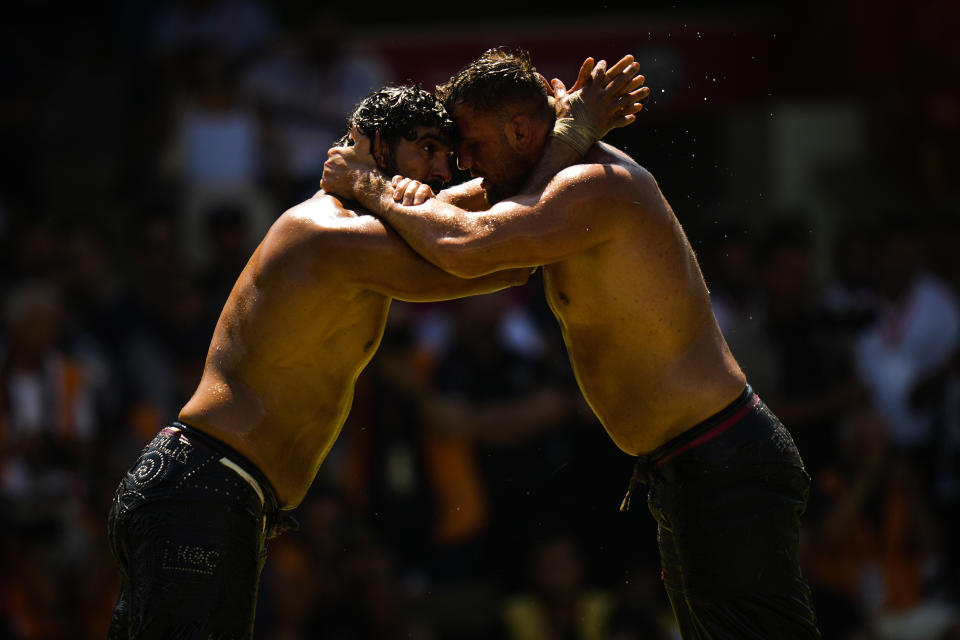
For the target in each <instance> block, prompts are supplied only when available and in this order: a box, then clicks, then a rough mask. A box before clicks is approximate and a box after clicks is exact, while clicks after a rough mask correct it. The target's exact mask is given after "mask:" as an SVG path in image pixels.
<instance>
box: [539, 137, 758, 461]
mask: <svg viewBox="0 0 960 640" xmlns="http://www.w3.org/2000/svg"><path fill="white" fill-rule="evenodd" d="M586 161H587V162H592V163H602V164H613V165H617V166H618V167H621V168H622V169H623V170H626V171H629V172H630V173H631V174H632V175H635V176H636V177H637V180H636V183H637V184H638V185H641V186H640V187H639V188H638V189H639V192H638V194H637V198H636V201H635V202H634V203H633V204H632V205H631V206H630V207H628V210H626V211H624V212H621V214H620V215H618V216H617V220H618V233H617V235H616V237H615V238H614V239H613V240H610V241H607V242H605V243H603V244H600V245H598V246H596V247H594V248H593V249H591V250H589V251H587V252H583V253H579V254H576V255H574V256H572V257H569V258H567V259H565V260H562V261H560V262H557V263H554V264H551V265H548V266H545V267H544V269H543V273H544V282H545V289H546V296H547V301H548V303H549V304H550V307H551V309H552V310H553V312H554V314H555V315H556V317H557V320H558V321H559V322H560V326H561V328H562V330H563V335H564V340H565V342H566V345H567V349H568V351H569V354H570V360H571V363H572V364H573V369H574V372H575V374H576V377H577V380H578V382H579V384H580V388H581V390H582V391H583V394H584V396H585V397H586V399H587V401H588V402H589V404H590V406H591V407H592V408H593V410H594V412H595V413H596V414H597V416H598V417H599V419H600V421H601V422H602V423H603V425H604V427H605V428H606V430H607V432H608V433H609V434H610V436H611V438H612V439H613V440H614V442H615V443H616V444H617V445H618V446H619V447H620V448H621V449H623V450H624V451H626V452H627V453H630V454H632V455H638V454H643V453H649V452H650V451H652V450H653V449H655V448H656V447H658V446H660V445H661V444H664V443H665V442H667V441H668V440H669V439H670V438H672V437H674V436H676V435H679V434H680V433H682V432H683V431H685V430H686V429H688V428H689V427H691V426H693V425H694V424H696V423H697V422H699V421H701V420H703V419H705V418H707V417H709V416H711V415H712V414H714V413H716V412H717V411H719V410H720V409H722V408H723V407H725V406H726V405H727V404H729V403H730V402H732V401H733V400H734V399H735V398H736V397H737V395H738V394H740V393H741V392H742V391H743V388H744V385H745V382H746V381H745V377H744V375H743V373H742V372H741V371H740V368H739V366H738V365H737V363H736V361H735V360H734V359H733V357H732V356H731V354H730V351H729V349H728V348H727V345H726V342H725V341H724V339H723V336H722V335H721V333H720V330H719V328H718V327H717V323H716V320H715V318H714V315H713V310H712V308H711V306H710V299H709V296H708V293H707V288H706V285H705V283H704V281H703V276H702V275H701V273H700V268H699V266H698V265H697V261H696V258H695V256H694V254H693V251H692V249H691V248H690V245H689V243H688V242H687V239H686V236H685V235H684V233H683V230H682V229H681V227H680V224H679V222H678V221H677V219H676V217H675V216H674V215H673V211H672V210H671V209H670V207H669V205H668V204H667V202H666V201H665V200H664V199H663V196H662V195H661V194H660V191H659V189H658V188H656V185H655V183H653V181H652V179H651V178H650V176H649V174H646V172H645V171H644V170H643V169H642V168H640V167H639V166H638V165H636V164H635V163H633V162H632V161H630V160H629V159H628V158H626V157H625V156H621V155H620V154H618V153H617V152H616V151H615V150H612V148H610V147H601V146H595V147H594V148H593V149H592V150H591V152H590V154H589V155H588V156H587V158H586Z"/></svg>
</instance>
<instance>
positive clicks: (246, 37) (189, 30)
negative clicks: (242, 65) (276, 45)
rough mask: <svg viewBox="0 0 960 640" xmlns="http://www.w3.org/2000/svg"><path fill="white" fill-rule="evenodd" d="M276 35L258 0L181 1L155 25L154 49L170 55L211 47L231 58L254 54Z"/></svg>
mask: <svg viewBox="0 0 960 640" xmlns="http://www.w3.org/2000/svg"><path fill="white" fill-rule="evenodd" d="M272 32H273V27H272V24H271V19H270V16H269V14H268V13H267V10H266V8H265V7H264V6H263V4H262V3H260V2H256V1H254V0H179V1H178V2H175V3H171V6H169V7H168V8H166V10H165V11H163V12H162V13H161V14H160V16H159V18H158V19H157V22H156V23H155V27H154V32H153V38H152V40H153V48H154V50H155V51H156V52H157V53H161V54H166V55H170V54H173V53H175V52H177V51H178V50H181V49H184V48H187V47H190V46H195V45H208V46H210V47H212V48H213V49H215V50H216V51H218V52H219V53H221V54H222V55H223V56H224V57H226V58H228V59H232V60H235V59H237V58H240V57H243V56H246V55H250V54H252V53H254V52H256V51H257V50H258V49H259V48H261V47H262V46H263V45H264V44H266V42H267V41H268V39H269V38H270V36H271V34H272Z"/></svg>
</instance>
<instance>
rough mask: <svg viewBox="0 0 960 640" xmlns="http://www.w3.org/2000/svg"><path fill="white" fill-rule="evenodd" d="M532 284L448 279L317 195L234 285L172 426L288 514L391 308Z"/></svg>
mask: <svg viewBox="0 0 960 640" xmlns="http://www.w3.org/2000/svg"><path fill="white" fill-rule="evenodd" d="M529 273H530V270H529V269H515V270H509V271H506V272H502V273H496V274H491V275H490V276H485V277H482V278H475V279H470V280H465V279H461V278H458V277H455V276H452V275H450V274H448V273H445V272H443V271H441V270H440V269H437V268H436V267H434V266H433V265H430V264H429V263H428V262H426V261H425V260H423V259H422V258H420V257H419V256H417V255H415V254H414V253H413V252H411V251H410V249H409V247H407V246H406V245H405V244H404V243H403V242H402V240H400V239H399V238H398V237H397V235H396V234H395V233H394V232H392V231H390V230H388V229H386V228H385V227H384V225H383V224H382V223H381V222H380V221H378V220H376V219H375V218H373V217H372V216H369V215H364V214H363V212H362V211H361V212H358V211H356V210H355V209H351V208H349V207H348V206H346V205H345V203H344V202H342V201H341V200H340V199H338V198H335V197H333V196H330V195H328V194H326V193H324V192H322V191H321V192H318V193H317V194H316V195H315V196H314V197H313V198H311V199H310V200H307V201H306V202H304V203H302V204H300V205H297V206H296V207H293V208H292V209H290V210H289V211H287V212H286V213H284V214H283V215H282V216H281V217H280V218H279V219H278V220H277V221H276V223H275V224H274V225H273V227H271V229H270V231H269V232H268V233H267V235H266V237H265V238H264V240H263V242H262V243H261V244H260V246H259V247H258V248H257V250H256V251H255V252H254V254H253V256H252V257H251V258H250V261H249V262H248V263H247V266H246V268H245V269H244V270H243V272H242V273H241V274H240V277H239V278H238V279H237V282H236V284H235V285H234V288H233V291H232V292H231V293H230V296H229V299H228V300H227V302H226V304H225V306H224V308H223V311H222V313H221V315H220V319H219V321H218V323H217V326H216V329H215V331H214V335H213V339H212V341H211V343H210V349H209V352H208V354H207V359H206V365H205V368H204V372H203V377H202V379H201V381H200V385H199V386H198V388H197V390H196V392H195V393H194V395H193V397H192V398H191V399H190V400H189V401H188V402H187V404H186V405H185V406H184V407H183V409H182V410H181V412H180V416H179V418H180V420H181V421H183V422H185V423H187V424H189V425H191V426H194V427H196V428H198V429H200V430H202V431H204V432H206V433H208V434H210V435H212V436H214V437H216V438H218V439H220V440H221V441H223V442H225V443H226V444H228V445H229V446H231V447H233V448H234V449H235V450H237V451H238V452H239V453H241V454H243V455H244V456H246V457H247V458H249V459H250V460H251V461H252V462H253V463H254V464H255V465H257V467H259V469H260V470H261V471H263V473H264V474H265V475H266V476H267V478H268V479H269V480H270V482H271V484H272V485H273V489H274V490H275V491H276V493H277V496H278V500H279V502H280V504H281V505H282V506H283V507H284V508H293V507H294V506H296V505H297V504H299V503H300V501H301V500H302V499H303V496H304V495H305V493H306V491H307V489H308V488H309V487H310V484H311V483H312V481H313V478H314V476H315V475H316V472H317V470H318V469H319V467H320V464H321V463H322V462H323V459H324V458H325V456H326V455H327V453H328V452H329V450H330V447H331V446H332V445H333V443H334V441H335V440H336V438H337V436H338V434H339V433H340V429H341V428H342V427H343V423H344V421H345V420H346V417H347V414H348V412H349V410H350V406H351V402H352V399H353V392H354V385H355V382H356V380H357V377H358V376H359V375H360V372H361V371H362V370H363V368H364V367H365V366H366V365H367V363H368V362H369V361H370V359H371V358H372V357H373V355H374V353H375V352H376V350H377V347H378V346H379V344H380V340H381V338H382V336H383V331H384V326H385V323H386V319H387V312H388V310H389V308H390V302H391V299H392V298H398V299H402V300H408V301H418V302H419V301H430V300H441V299H448V298H455V297H461V296H465V295H473V294H478V293H487V292H490V291H496V290H499V289H503V288H505V287H508V286H513V285H517V284H522V283H523V282H525V281H526V279H527V277H528V276H529Z"/></svg>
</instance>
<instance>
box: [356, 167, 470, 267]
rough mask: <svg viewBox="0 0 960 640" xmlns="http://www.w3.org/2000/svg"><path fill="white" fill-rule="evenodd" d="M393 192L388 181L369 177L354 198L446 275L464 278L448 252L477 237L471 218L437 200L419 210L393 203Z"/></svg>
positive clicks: (358, 185) (428, 202)
mask: <svg viewBox="0 0 960 640" xmlns="http://www.w3.org/2000/svg"><path fill="white" fill-rule="evenodd" d="M391 189H392V187H391V184H390V182H389V181H387V180H385V179H384V178H383V177H382V176H380V175H378V174H374V173H370V174H367V175H366V176H365V177H363V178H362V179H361V180H360V182H359V184H357V185H355V187H354V197H355V198H356V199H357V201H358V202H360V204H362V205H363V206H364V207H365V208H366V209H368V210H369V211H370V212H371V213H373V214H375V215H377V216H378V217H380V218H381V219H382V220H383V221H384V222H386V223H387V224H389V225H390V226H391V227H392V228H393V229H394V231H396V232H397V233H398V234H399V235H400V236H401V237H402V238H403V239H404V241H405V242H406V243H407V244H408V245H410V248H412V249H413V250H414V251H416V252H417V253H418V254H420V255H421V256H423V258H425V259H426V260H428V261H429V262H431V263H433V264H434V265H436V266H438V267H440V268H441V269H443V270H444V271H448V272H450V273H453V274H454V275H458V276H461V277H465V276H464V275H463V274H462V272H459V271H457V270H455V268H453V267H452V266H451V265H450V264H449V260H448V258H449V257H450V255H449V253H450V252H449V251H448V250H447V249H448V247H450V246H451V245H452V244H456V243H457V242H458V241H459V240H462V239H465V238H468V237H470V236H471V235H472V234H474V233H475V226H476V225H475V221H474V220H473V219H472V217H471V216H470V215H469V214H468V213H467V212H466V211H464V210H463V209H460V208H459V207H457V206H454V205H452V204H449V203H446V202H443V201H441V200H439V199H437V198H431V199H430V200H428V201H427V202H426V203H424V204H422V205H419V206H416V207H408V206H404V205H402V204H399V203H397V202H394V200H393V197H392V190H391ZM472 275H475V274H471V276H472Z"/></svg>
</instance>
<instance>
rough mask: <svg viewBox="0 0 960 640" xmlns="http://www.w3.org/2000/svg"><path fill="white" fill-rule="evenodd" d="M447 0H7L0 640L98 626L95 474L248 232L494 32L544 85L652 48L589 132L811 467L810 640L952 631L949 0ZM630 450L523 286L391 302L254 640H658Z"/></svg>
mask: <svg viewBox="0 0 960 640" xmlns="http://www.w3.org/2000/svg"><path fill="white" fill-rule="evenodd" d="M469 9H470V7H466V6H458V7H457V8H456V10H453V9H452V8H451V7H446V8H444V9H437V8H431V7H421V6H410V7H403V6H396V7H394V9H393V14H389V13H382V14H381V13H379V10H377V9H375V8H373V7H372V6H371V7H348V8H341V10H340V11H336V10H332V9H329V8H323V7H322V3H307V2H303V1H286V2H269V3H268V2H266V1H265V0H182V1H180V2H159V1H157V0H152V1H150V0H146V1H136V2H134V1H131V0H128V1H118V2H114V3H103V4H99V3H73V4H72V5H71V6H64V5H63V4H62V3H53V2H44V1H42V0H36V1H18V2H17V1H15V2H13V3H11V4H10V5H9V6H8V7H7V8H5V10H4V13H5V18H4V20H3V21H2V26H0V52H2V55H0V77H2V78H3V89H2V91H0V149H2V154H0V303H2V307H0V309H2V316H0V319H2V323H0V639H11V640H12V639H17V640H41V639H44V640H46V639H59V638H73V639H79V638H102V637H104V635H105V629H106V626H107V621H108V619H109V616H110V613H111V610H112V607H113V604H114V601H115V598H116V596H117V594H118V591H119V576H118V574H117V572H116V570H115V567H114V563H113V560H112V558H111V557H110V554H109V551H108V549H107V546H106V540H105V532H104V527H105V519H106V513H107V510H108V506H109V502H110V499H111V497H112V493H113V491H114V488H115V486H116V483H117V482H118V480H119V479H120V477H121V475H122V474H123V473H124V471H125V470H126V468H127V466H128V465H130V464H131V463H132V462H133V460H134V459H135V458H136V455H137V453H138V451H139V450H140V448H141V447H142V446H143V445H144V444H145V443H146V442H147V441H148V440H149V439H150V438H151V437H152V435H153V434H154V433H155V432H156V431H157V430H158V429H159V428H160V427H161V426H162V425H163V424H164V423H165V422H167V421H169V420H171V419H173V418H175V416H176V415H177V412H178V410H179V408H180V406H181V405H182V403H183V402H184V401H185V400H186V399H187V398H188V397H189V396H190V394H191V393H192V392H193V390H194V388H195V385H196V383H197V382H198V380H199V376H200V372H201V369H202V366H203V361H204V357H205V354H206V348H207V345H208V341H209V338H210V335H211V332H212V330H213V326H214V323H215V322H216V319H217V316H218V313H219V310H220V308H221V306H222V304H223V302H224V300H225V298H226V296H227V294H228V292H229V290H230V288H231V286H232V284H233V281H234V279H235V278H236V276H237V274H238V273H239V271H240V269H241V268H242V267H243V265H244V263H245V261H246V259H247V257H248V256H249V254H250V252H251V251H252V249H253V248H254V247H255V246H256V244H257V242H258V240H259V238H260V237H262V235H263V233H264V232H265V230H266V229H267V227H268V226H269V225H270V223H271V221H272V220H273V219H275V218H276V217H277V216H278V215H279V214H280V213H281V212H283V211H284V210H285V209H286V208H288V207H290V206H292V205H293V204H296V203H297V202H299V201H301V200H303V199H305V198H307V197H309V196H310V195H311V194H312V193H313V192H314V191H315V190H316V189H317V185H318V181H319V176H320V171H321V166H322V162H323V160H324V159H325V154H326V150H327V148H328V146H329V145H330V143H331V142H332V141H333V140H334V139H336V138H338V137H339V136H340V135H341V134H342V133H343V130H344V129H343V121H344V118H345V116H346V115H347V113H348V112H349V111H350V110H351V108H352V106H353V105H354V104H355V103H356V102H358V101H359V100H360V99H362V98H363V97H364V96H365V95H366V94H367V93H368V92H369V91H370V90H372V89H374V88H376V87H378V86H380V85H382V84H385V83H388V82H402V81H406V80H408V79H412V80H416V81H419V82H421V83H423V85H424V86H425V87H428V88H429V87H432V86H433V85H435V84H436V83H437V82H439V81H442V80H444V79H445V78H446V77H448V76H449V75H450V74H452V73H453V72H455V71H456V70H457V69H458V68H460V67H461V66H462V65H463V64H465V63H466V62H468V61H470V60H472V59H473V58H475V57H476V56H478V55H479V54H480V53H481V52H482V51H483V50H484V49H486V48H488V47H490V46H496V45H512V46H521V47H524V48H526V49H528V50H530V51H531V53H532V55H533V58H534V61H535V63H536V64H537V66H538V68H539V69H540V70H541V71H542V72H543V73H545V75H547V77H554V76H558V77H561V78H562V79H564V80H565V81H567V82H568V83H569V82H571V81H572V80H573V78H574V76H575V73H576V70H577V69H578V67H579V64H580V62H581V61H582V59H583V58H584V57H586V56H588V55H591V56H595V57H598V58H599V57H605V58H607V59H610V60H615V59H618V58H619V57H620V56H621V55H623V54H625V53H628V52H630V53H633V54H635V55H636V57H637V59H638V60H639V61H640V62H641V64H642V65H643V67H642V68H643V72H644V73H645V75H646V77H647V81H648V85H649V86H651V87H652V90H653V94H652V97H651V98H650V99H649V101H648V104H647V109H646V110H645V111H644V112H643V113H641V114H640V117H639V119H638V122H637V123H636V124H635V125H633V126H632V127H629V128H627V129H623V130H618V131H616V132H614V133H613V134H612V135H611V136H610V138H609V139H610V141H611V142H613V143H614V144H617V145H619V146H621V147H622V148H624V149H625V150H626V151H628V152H629V153H631V154H632V155H633V156H634V157H635V158H636V159H637V160H638V161H639V162H640V163H641V164H643V165H645V166H646V167H647V168H649V169H650V170H651V171H652V172H653V174H654V175H655V176H656V177H657V179H658V180H659V182H660V185H661V188H662V189H663V191H664V193H665V194H666V196H667V198H668V199H669V200H670V201H671V203H672V205H673V208H674V209H675V211H676V214H677V216H678V218H679V219H680V221H681V223H682V224H683V226H684V228H685V229H686V231H687V233H688V235H689V237H690V239H691V242H692V244H693V246H694V248H695V250H696V251H697V254H698V256H699V259H700V262H701V265H702V267H703V271H704V275H705V278H706V280H707V283H708V285H709V286H710V289H711V294H712V297H713V303H714V308H715V312H716V315H717V318H718V320H719V322H720V324H721V327H722V329H723V330H724V333H725V335H726V337H727V339H728V341H729V343H730V345H731V348H732V349H733V352H734V354H735V356H736V357H737V358H738V359H739V361H740V362H741V364H742V366H743V368H744V370H745V371H746V373H747V376H748V378H749V380H750V382H751V383H752V385H753V386H754V388H755V389H756V390H757V391H758V392H759V393H760V394H761V396H762V397H763V398H764V399H765V400H766V402H767V403H768V404H769V405H770V406H771V407H772V408H773V410H774V411H775V412H776V413H777V414H779V416H780V417H781V418H782V420H783V421H784V423H785V424H786V425H787V427H788V428H789V429H790V430H791V431H792V433H793V435H794V437H795V438H796V440H797V442H798V444H799V447H800V450H801V453H802V455H803V456H804V458H805V460H806V463H807V465H808V470H809V472H810V474H811V476H812V478H813V487H812V493H811V498H810V504H809V509H808V513H807V514H806V516H805V519H804V526H803V535H802V554H803V562H804V570H805V572H806V575H807V576H808V577H809V579H810V581H811V583H812V585H813V589H814V598H815V604H816V607H817V610H818V613H819V615H820V618H821V624H822V629H823V632H824V637H825V638H829V639H844V640H853V639H857V640H868V639H873V638H877V639H889V640H911V639H926V638H929V639H938V638H954V637H958V635H957V621H958V608H957V605H958V594H960V580H958V578H960V569H958V562H960V557H958V551H960V545H958V543H957V540H958V534H960V532H958V518H960V504H958V503H960V456H958V454H960V358H958V353H960V351H958V349H960V304H958V294H960V261H958V259H957V251H958V249H960V186H958V185H960V180H958V178H960V152H958V149H960V96H958V93H960V92H958V90H957V87H958V78H960V54H958V48H957V46H956V42H955V33H957V32H958V28H960V11H957V8H956V4H955V3H954V2H952V1H949V0H941V1H939V2H934V1H931V2H913V3H899V2H892V1H884V0H880V1H878V2H869V3H868V2H865V1H863V0H849V1H846V2H839V3H832V4H830V5H829V6H827V3H823V6H820V5H818V4H817V3H813V4H811V3H801V2H787V3H782V4H780V5H777V8H776V9H774V8H772V5H768V3H761V2H739V3H738V2H734V3H727V4H724V5H722V6H721V5H718V4H716V3H709V2H693V3H646V4H642V3H637V4H634V5H632V6H631V7H630V9H631V10H630V11H627V10H619V9H617V7H615V6H611V5H603V6H597V7H590V8H589V9H590V11H589V12H587V9H586V8H583V9H581V10H580V11H579V12H574V13H560V12H557V11H547V12H541V11H538V10H537V7H535V6H530V7H527V8H519V7H511V6H508V5H507V4H506V3H499V4H498V3H493V4H490V3H483V7H482V9H480V10H478V11H476V12H475V13H474V14H473V15H472V16H470V17H461V16H462V15H463V16H466V15H467V14H466V13H465V12H466V11H468V10H469ZM348 11H349V12H348ZM637 419H638V420H639V421H641V422H642V419H643V416H640V415H638V416H637ZM632 462H633V461H632V459H631V458H630V457H629V456H627V455H626V454H624V453H622V452H621V451H619V450H618V449H617V448H616V447H615V446H614V445H613V444H612V442H611V441H610V440H609V438H608V437H607V436H606V434H605V433H604V431H603V429H602V427H601V426H600V425H599V424H598V423H597V421H596V420H595V418H593V416H592V414H591V413H590V411H589V410H588V409H587V408H586V406H585V404H584V403H583V401H582V400H581V398H580V394H579V392H578V390H577V388H576V385H575V382H574V381H573V377H572V373H571V371H570V368H569V364H568V362H567V359H566V355H565V353H564V350H563V345H562V342H561V339H560V336H559V331H558V328H557V326H556V322H555V321H554V320H553V318H552V316H551V315H550V313H549V311H548V310H547V308H546V304H545V302H544V299H543V294H542V287H541V286H540V282H539V281H538V277H536V276H535V277H534V279H533V281H531V283H530V284H528V285H527V286H525V287H523V288H518V289H513V290H509V291H505V292H502V293H499V294H494V295H489V296H483V297H477V298H471V299H466V300H462V301H456V302H450V303H442V304H422V305H412V304H404V303H394V306H393V309H392V312H391V315H390V320H389V326H388V330H387V334H386V336H385V339H384V342H383V346H382V347H381V349H380V351H379V353H378V354H377V355H376V357H375V358H374V359H373V362H372V363H371V364H370V366H369V368H368V370H367V371H366V372H365V373H364V374H363V376H362V377H361V379H360V381H359V385H358V390H357V396H356V403H355V406H354V409H353V412H352V414H351V416H350V419H349V421H348V423H347V425H346V427H345V429H344V431H343V434H342V436H341V437H340V440H339V441H338V442H337V444H336V445H335V447H334V449H333V451H332V453H331V454H330V456H329V459H328V460H327V462H326V463H325V465H324V466H323V468H322V469H321V472H320V475H319V476H318V478H317V481H316V485H315V487H314V489H313V490H312V491H311V493H310V494H309V496H308V498H307V499H306V501H305V502H304V503H303V505H302V506H301V507H300V508H299V509H298V510H297V511H296V512H295V514H294V515H295V516H296V517H297V518H298V519H299V521H300V523H301V528H300V530H299V531H298V532H294V533H288V534H285V535H283V536H281V537H279V538H277V539H275V540H274V541H272V543H271V545H270V559H269V562H268V564H267V567H266V570H265V572H264V575H263V580H262V583H261V597H260V604H259V609H258V618H257V637H258V638H261V639H263V640H294V639H298V638H330V639H335V640H345V639H353V638H361V639H362V638H386V639H389V638H414V639H418V640H434V639H436V640H444V639H451V640H475V639H480V638H506V639H512V640H547V639H550V640H554V639H556V640H559V639H564V640H567V639H571V640H573V639H578V640H599V639H601V638H610V639H614V640H667V639H670V638H676V637H678V636H676V634H675V631H674V630H673V627H672V624H671V614H670V612H669V605H668V603H667V602H666V598H665V595H664V593H663V589H662V586H661V585H660V576H659V561H658V558H657V555H656V539H655V535H656V533H655V527H654V525H653V521H652V518H651V517H650V516H649V514H648V513H647V512H646V509H645V507H644V506H643V504H642V502H641V503H639V504H637V505H635V506H634V508H633V509H632V510H631V511H629V512H626V513H620V512H619V511H618V506H619V504H620V500H621V498H622V496H623V494H624V491H625V490H626V486H627V481H628V479H629V476H630V473H631V468H632Z"/></svg>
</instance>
